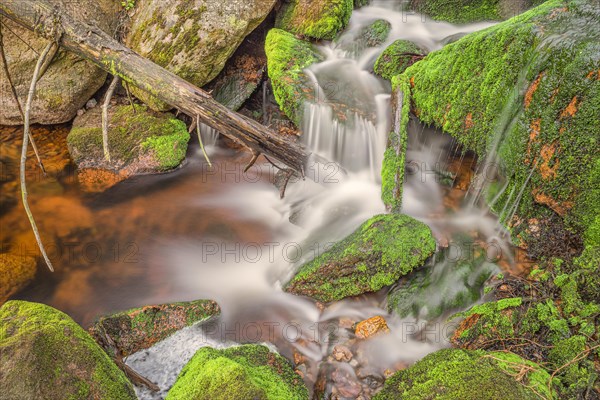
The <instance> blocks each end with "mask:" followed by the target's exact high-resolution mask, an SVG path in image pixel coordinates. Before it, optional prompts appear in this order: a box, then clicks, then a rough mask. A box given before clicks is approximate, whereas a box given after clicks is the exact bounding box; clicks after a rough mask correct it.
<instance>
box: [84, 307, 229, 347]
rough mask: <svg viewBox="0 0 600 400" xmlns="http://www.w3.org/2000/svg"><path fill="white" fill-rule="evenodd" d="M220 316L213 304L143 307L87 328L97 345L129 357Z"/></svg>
mask: <svg viewBox="0 0 600 400" xmlns="http://www.w3.org/2000/svg"><path fill="white" fill-rule="evenodd" d="M219 312H220V309H219V306H218V305H217V303H215V302H214V301H212V300H196V301H190V302H184V303H169V304H161V305H155V306H145V307H141V308H134V309H131V310H127V311H122V312H119V313H116V314H112V315H108V316H105V317H101V318H99V319H98V321H96V322H95V323H94V325H93V326H92V327H91V328H90V334H91V335H92V336H93V337H94V338H95V339H96V340H97V341H98V342H99V343H102V344H103V345H110V346H114V347H116V349H117V350H118V351H119V353H120V354H122V355H124V356H128V355H130V354H133V353H136V352H138V351H140V350H142V349H147V348H149V347H151V346H153V345H154V344H156V343H158V342H159V341H161V340H163V339H165V338H167V337H168V336H170V335H172V334H173V333H175V332H177V331H178V330H180V329H183V328H185V327H186V326H190V325H192V324H194V323H196V322H199V321H203V320H205V319H207V318H210V317H211V316H214V315H217V314H219ZM108 338H110V340H109V341H107V340H106V339H108ZM107 350H109V349H108V348H107Z"/></svg>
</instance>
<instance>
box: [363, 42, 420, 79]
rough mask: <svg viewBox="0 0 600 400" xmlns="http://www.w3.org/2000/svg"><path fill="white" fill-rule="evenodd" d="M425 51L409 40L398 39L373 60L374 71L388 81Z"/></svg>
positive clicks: (418, 58)
mask: <svg viewBox="0 0 600 400" xmlns="http://www.w3.org/2000/svg"><path fill="white" fill-rule="evenodd" d="M426 53H427V52H426V51H425V50H424V49H422V48H421V47H420V46H419V45H417V44H415V43H413V42H411V41H410V40H404V39H398V40H396V41H395V42H394V43H392V44H391V45H389V46H388V47H387V48H386V49H385V50H384V51H383V52H382V53H381V54H380V55H379V57H378V58H377V61H375V67H374V68H373V70H374V72H375V73H376V74H377V75H379V76H381V77H382V78H383V79H387V80H389V81H391V80H392V78H393V77H394V76H396V75H399V74H401V73H403V72H404V71H405V70H406V68H408V67H410V66H411V65H413V64H414V63H415V62H416V61H418V60H420V59H421V58H422V57H424V56H425V54H426Z"/></svg>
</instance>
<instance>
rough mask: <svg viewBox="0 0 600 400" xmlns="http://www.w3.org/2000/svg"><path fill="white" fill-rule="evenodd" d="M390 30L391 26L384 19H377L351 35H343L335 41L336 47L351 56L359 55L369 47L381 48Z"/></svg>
mask: <svg viewBox="0 0 600 400" xmlns="http://www.w3.org/2000/svg"><path fill="white" fill-rule="evenodd" d="M391 29H392V24H390V23H389V22H388V21H386V20H384V19H377V20H375V21H373V22H372V23H371V24H369V25H366V26H364V27H363V28H362V29H360V30H359V31H358V32H356V33H355V34H353V35H348V34H344V35H343V38H340V39H339V40H337V47H338V48H340V49H342V50H344V51H346V52H347V53H349V54H351V55H357V54H361V53H362V52H363V51H365V50H366V49H367V48H369V47H377V46H381V45H382V44H383V43H384V42H385V41H386V39H387V38H388V35H389V33H390V31H391Z"/></svg>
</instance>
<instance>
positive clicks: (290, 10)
mask: <svg viewBox="0 0 600 400" xmlns="http://www.w3.org/2000/svg"><path fill="white" fill-rule="evenodd" d="M353 8H354V4H353V0H291V1H290V2H289V3H284V5H283V6H282V8H281V10H280V11H279V13H278V14H277V21H276V22H275V27H277V28H281V29H284V30H286V31H288V32H292V33H296V34H300V35H303V36H307V37H310V38H313V39H328V40H332V39H334V38H335V37H336V35H337V34H338V32H340V31H341V30H342V29H344V28H345V27H346V25H348V22H349V21H350V16H351V14H352V9H353Z"/></svg>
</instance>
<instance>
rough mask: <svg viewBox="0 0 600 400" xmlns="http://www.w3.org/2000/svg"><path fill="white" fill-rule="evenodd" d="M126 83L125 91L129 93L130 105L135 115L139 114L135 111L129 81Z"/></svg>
mask: <svg viewBox="0 0 600 400" xmlns="http://www.w3.org/2000/svg"><path fill="white" fill-rule="evenodd" d="M124 82H125V91H126V92H127V98H128V99H129V104H130V105H131V108H133V113H134V114H137V110H136V109H135V104H133V97H131V90H129V83H128V82H127V81H124Z"/></svg>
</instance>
